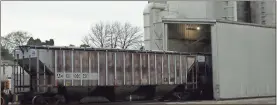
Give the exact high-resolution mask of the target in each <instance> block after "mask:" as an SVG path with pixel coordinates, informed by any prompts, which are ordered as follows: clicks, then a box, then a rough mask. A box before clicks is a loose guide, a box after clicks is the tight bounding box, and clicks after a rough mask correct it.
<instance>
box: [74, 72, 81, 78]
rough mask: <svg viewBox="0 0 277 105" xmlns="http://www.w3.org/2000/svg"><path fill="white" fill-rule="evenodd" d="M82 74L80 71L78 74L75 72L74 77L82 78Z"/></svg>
mask: <svg viewBox="0 0 277 105" xmlns="http://www.w3.org/2000/svg"><path fill="white" fill-rule="evenodd" d="M80 75H81V74H79V73H78V74H73V78H81V77H80Z"/></svg>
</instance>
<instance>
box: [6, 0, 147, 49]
mask: <svg viewBox="0 0 277 105" xmlns="http://www.w3.org/2000/svg"><path fill="white" fill-rule="evenodd" d="M146 4H147V1H21V2H19V1H5V2H3V1H2V2H1V36H4V35H6V34H8V33H10V32H12V31H16V30H22V31H27V32H29V33H31V34H32V35H33V36H34V38H40V39H41V40H42V41H44V40H48V39H50V38H53V39H54V40H55V45H61V46H67V45H69V44H74V45H80V44H81V43H82V42H81V40H82V38H83V36H84V35H86V34H88V33H89V30H90V27H91V25H92V24H93V23H96V22H98V21H120V22H126V21H128V22H130V23H131V24H133V25H136V26H139V27H141V28H143V9H144V7H145V6H146Z"/></svg>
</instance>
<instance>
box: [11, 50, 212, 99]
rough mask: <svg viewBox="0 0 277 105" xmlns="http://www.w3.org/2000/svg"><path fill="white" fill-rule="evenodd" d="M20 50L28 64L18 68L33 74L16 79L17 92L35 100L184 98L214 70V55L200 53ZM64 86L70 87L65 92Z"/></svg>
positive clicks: (18, 53)
mask: <svg viewBox="0 0 277 105" xmlns="http://www.w3.org/2000/svg"><path fill="white" fill-rule="evenodd" d="M14 54H15V56H16V58H17V59H16V60H15V62H16V63H17V64H18V65H19V66H21V67H22V70H21V69H20V70H19V69H14V71H17V72H18V71H19V72H20V71H23V70H24V71H26V72H27V74H28V76H29V78H30V79H29V80H28V81H26V80H25V82H24V81H22V80H21V81H15V82H14V85H15V86H14V91H15V93H17V94H18V95H17V96H19V97H20V96H21V97H22V95H23V97H24V98H25V99H24V100H28V99H29V100H32V102H33V103H34V102H35V101H34V100H35V99H34V97H35V96H38V95H39V96H51V97H52V96H53V97H54V96H55V95H56V94H62V95H63V96H64V97H65V99H67V100H81V99H82V98H84V97H87V96H101V97H104V98H106V99H108V100H110V101H116V100H124V99H126V98H127V97H130V96H132V95H137V96H139V97H140V98H141V99H165V98H166V97H169V96H175V97H179V98H180V96H181V95H183V93H184V92H185V91H196V90H198V89H200V88H199V86H201V84H203V83H202V82H201V76H202V77H203V76H205V75H207V71H209V69H211V68H210V67H211V66H210V65H211V64H209V61H210V60H211V59H210V55H209V54H200V53H198V54H197V53H179V52H167V51H166V52H165V51H138V50H119V49H93V48H76V47H54V46H19V47H18V49H16V50H15V52H14ZM25 75H26V74H24V73H23V76H25ZM16 76H17V78H19V77H18V74H17V75H16ZM15 78H16V77H15ZM204 78H206V77H204ZM58 84H59V85H58ZM62 87H64V89H63V90H67V91H63V92H61V91H60V89H58V88H62ZM58 90H59V91H58ZM180 93H181V94H180ZM26 94H28V97H29V98H28V99H26V98H27V96H26ZM30 94H31V95H30ZM24 95H25V96H24ZM36 98H37V97H36ZM20 99H21V98H20ZM20 99H19V100H20ZM22 100H23V99H22ZM37 100H38V99H37ZM40 100H41V99H40ZM44 100H45V99H44Z"/></svg>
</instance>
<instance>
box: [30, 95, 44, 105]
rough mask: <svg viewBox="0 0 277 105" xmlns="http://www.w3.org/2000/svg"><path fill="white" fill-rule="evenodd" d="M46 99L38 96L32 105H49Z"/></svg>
mask: <svg viewBox="0 0 277 105" xmlns="http://www.w3.org/2000/svg"><path fill="white" fill-rule="evenodd" d="M47 104H48V103H47V102H46V100H45V98H44V97H43V96H40V95H37V96H35V97H34V98H33V99H32V105H47Z"/></svg>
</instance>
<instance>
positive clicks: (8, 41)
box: [1, 31, 31, 52]
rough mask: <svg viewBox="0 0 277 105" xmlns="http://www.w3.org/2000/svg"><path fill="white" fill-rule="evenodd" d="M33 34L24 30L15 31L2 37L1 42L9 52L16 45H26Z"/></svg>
mask: <svg viewBox="0 0 277 105" xmlns="http://www.w3.org/2000/svg"><path fill="white" fill-rule="evenodd" d="M30 37H31V34H29V33H28V32H24V31H15V32H11V33H9V34H7V35H6V36H4V37H2V40H1V44H2V46H3V47H4V48H5V49H8V50H9V52H12V51H13V49H14V48H15V47H16V46H21V45H26V44H27V42H28V40H29V38H30Z"/></svg>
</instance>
